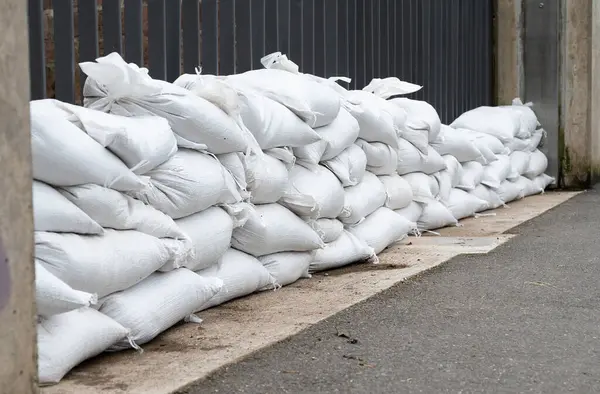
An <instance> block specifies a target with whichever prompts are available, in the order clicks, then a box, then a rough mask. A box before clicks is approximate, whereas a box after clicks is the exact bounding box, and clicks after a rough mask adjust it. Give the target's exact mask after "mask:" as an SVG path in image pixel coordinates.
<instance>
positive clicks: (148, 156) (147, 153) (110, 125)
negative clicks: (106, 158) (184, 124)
mask: <svg viewBox="0 0 600 394" xmlns="http://www.w3.org/2000/svg"><path fill="white" fill-rule="evenodd" d="M56 103H57V105H59V106H60V107H61V108H63V109H65V110H66V111H68V112H69V113H70V114H72V116H70V117H69V120H70V121H71V122H72V123H74V124H75V125H77V126H78V127H79V128H81V129H82V130H84V131H85V132H86V133H87V134H88V135H89V136H90V137H92V138H93V139H94V140H95V141H96V142H98V143H99V144H100V145H102V146H103V147H105V148H107V149H108V150H110V151H111V152H112V153H114V154H115V155H116V156H117V157H119V159H121V160H122V161H123V163H125V164H126V165H127V167H128V168H130V169H131V170H132V171H133V172H134V173H136V174H144V173H146V172H148V171H150V170H151V169H153V168H156V167H157V166H158V165H160V164H162V163H164V162H165V161H167V160H169V158H170V157H171V156H173V155H174V154H175V152H177V139H176V138H175V134H173V131H172V130H171V127H170V126H169V122H167V120H166V119H164V118H160V117H158V116H133V117H125V116H118V115H112V114H107V113H104V112H101V111H96V110H93V109H89V108H84V107H80V106H78V105H71V104H67V103H61V102H58V101H57V102H56Z"/></svg>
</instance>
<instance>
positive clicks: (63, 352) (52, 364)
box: [37, 308, 129, 385]
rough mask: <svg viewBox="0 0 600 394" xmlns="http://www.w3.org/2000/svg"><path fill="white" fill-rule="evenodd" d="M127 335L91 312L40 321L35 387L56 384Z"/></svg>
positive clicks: (94, 312)
mask: <svg viewBox="0 0 600 394" xmlns="http://www.w3.org/2000/svg"><path fill="white" fill-rule="evenodd" d="M128 334H129V331H128V330H127V329H126V328H125V327H123V326H122V325H120V324H119V323H117V322H116V321H114V320H112V319H111V318H110V317H108V316H105V315H103V314H102V313H100V312H98V311H96V310H94V309H91V308H80V309H76V310H74V311H71V312H67V313H61V314H59V315H54V316H52V317H50V318H48V319H43V320H42V321H41V322H40V323H38V325H37V362H38V381H39V383H40V384H41V385H48V384H54V383H58V382H60V380H61V379H62V378H63V376H65V375H66V374H67V372H69V371H70V370H71V369H72V368H73V367H75V366H76V365H77V364H79V363H80V362H82V361H84V360H86V359H88V358H91V357H94V356H96V355H98V354H100V353H102V352H103V351H104V350H106V349H108V348H109V347H110V346H112V345H114V344H115V343H117V342H119V341H120V340H122V339H125V338H127V335H128Z"/></svg>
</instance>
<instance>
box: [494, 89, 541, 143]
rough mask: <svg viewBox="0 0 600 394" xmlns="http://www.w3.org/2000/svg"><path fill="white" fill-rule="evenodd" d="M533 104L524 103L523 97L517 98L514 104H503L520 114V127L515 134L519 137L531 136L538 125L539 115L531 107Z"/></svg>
mask: <svg viewBox="0 0 600 394" xmlns="http://www.w3.org/2000/svg"><path fill="white" fill-rule="evenodd" d="M531 105H532V104H531V103H528V104H523V102H522V101H521V99H519V98H516V99H514V100H513V102H512V105H506V106H503V108H508V109H510V110H511V111H513V112H515V113H517V114H518V115H519V120H520V122H519V125H520V127H519V130H518V132H517V133H516V134H515V137H517V138H530V137H531V134H532V133H533V132H534V131H535V129H536V127H537V125H538V120H537V116H535V112H533V110H532V109H531Z"/></svg>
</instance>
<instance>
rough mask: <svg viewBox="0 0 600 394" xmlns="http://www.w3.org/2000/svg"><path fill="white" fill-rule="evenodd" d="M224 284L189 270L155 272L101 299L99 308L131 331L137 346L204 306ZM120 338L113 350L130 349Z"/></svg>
mask: <svg viewBox="0 0 600 394" xmlns="http://www.w3.org/2000/svg"><path fill="white" fill-rule="evenodd" d="M222 287H223V281H222V280H221V279H218V278H214V277H202V276H200V275H198V274H196V273H194V272H192V271H190V270H188V269H185V268H179V269H176V270H173V271H171V272H155V273H153V274H152V275H150V276H149V277H148V278H146V279H144V280H143V281H141V282H140V283H138V284H136V285H135V286H132V287H130V288H129V289H126V290H124V291H120V292H118V293H115V294H111V295H109V296H108V297H106V298H104V299H102V301H101V303H102V306H101V307H100V309H99V311H100V312H102V313H104V314H105V315H106V316H108V317H110V318H111V319H113V320H114V321H116V322H117V323H119V324H121V325H122V326H123V327H127V328H128V329H129V331H130V334H129V335H130V338H131V339H133V340H134V341H135V342H136V343H137V344H138V345H142V344H144V343H147V342H149V341H151V340H152V339H154V338H155V337H156V336H157V335H158V334H160V333H161V332H163V331H165V330H166V329H168V328H169V327H171V326H173V325H174V324H175V323H177V322H179V321H181V320H183V319H184V318H186V317H188V316H190V315H191V314H193V313H194V312H195V311H197V310H200V309H202V307H203V306H204V305H206V304H207V303H208V302H209V301H210V299H211V298H213V297H214V296H215V294H217V293H218V292H219V291H220V290H221V289H222ZM130 347H131V344H130V342H129V341H128V340H121V341H119V342H117V343H116V344H114V345H113V346H111V348H110V350H123V349H127V348H130Z"/></svg>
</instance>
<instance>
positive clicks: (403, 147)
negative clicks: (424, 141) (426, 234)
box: [397, 139, 446, 175]
mask: <svg viewBox="0 0 600 394" xmlns="http://www.w3.org/2000/svg"><path fill="white" fill-rule="evenodd" d="M398 144H399V145H400V149H399V150H398V166H397V171H398V174H400V175H404V174H410V173H411V172H424V173H426V174H433V173H435V172H438V171H442V170H443V169H445V168H446V165H445V162H444V159H443V158H442V156H441V155H440V154H439V153H437V152H436V151H435V149H433V147H431V146H429V148H428V151H427V155H423V154H422V153H421V152H419V151H418V150H417V149H416V148H414V147H413V145H412V144H411V143H409V142H407V141H405V140H403V139H399V140H398Z"/></svg>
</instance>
